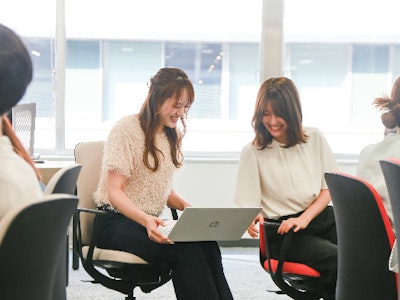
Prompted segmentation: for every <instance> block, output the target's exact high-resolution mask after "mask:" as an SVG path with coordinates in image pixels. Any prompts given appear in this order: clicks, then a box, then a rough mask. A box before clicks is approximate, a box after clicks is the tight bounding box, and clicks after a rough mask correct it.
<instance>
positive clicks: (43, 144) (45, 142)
mask: <svg viewBox="0 0 400 300" xmlns="http://www.w3.org/2000/svg"><path fill="white" fill-rule="evenodd" d="M21 8H23V9H21ZM38 9H39V8H38V3H37V2H36V1H27V0H3V1H1V4H0V20H1V23H2V24H4V25H5V26H7V27H10V28H11V29H13V30H14V31H15V32H17V33H18V34H19V35H20V36H21V37H22V39H23V41H24V42H25V44H26V47H27V48H28V50H29V52H30V54H31V58H32V63H33V68H34V69H33V72H34V75H33V80H32V82H31V84H30V85H29V87H28V89H27V91H26V93H25V95H24V97H23V99H22V100H21V102H20V103H31V102H35V103H36V116H37V118H36V130H35V144H34V148H35V152H36V149H41V150H42V149H52V150H53V151H54V148H55V133H56V127H55V97H54V89H53V79H54V78H53V75H54V61H55V52H54V41H55V25H56V24H55V11H56V1H54V0H42V1H41V2H40V16H38V14H37V13H33V12H35V11H36V12H37V11H38Z"/></svg>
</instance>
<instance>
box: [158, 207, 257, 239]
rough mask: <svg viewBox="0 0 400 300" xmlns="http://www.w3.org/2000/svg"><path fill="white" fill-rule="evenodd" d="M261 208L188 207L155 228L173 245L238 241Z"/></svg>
mask: <svg viewBox="0 0 400 300" xmlns="http://www.w3.org/2000/svg"><path fill="white" fill-rule="evenodd" d="M260 211H261V208H260V207H221V208H216V207H213V208H202V207H187V208H185V210H184V211H183V212H182V214H181V216H180V217H179V219H178V220H175V221H174V220H167V221H166V226H159V227H158V229H159V230H160V231H161V232H162V233H163V234H164V235H165V236H166V237H168V238H169V239H170V240H171V241H173V242H195V241H234V240H240V239H241V238H242V236H243V234H244V233H245V231H246V230H247V228H248V227H249V225H250V224H251V222H252V221H253V220H254V218H255V217H256V216H257V214H258V213H259V212H260Z"/></svg>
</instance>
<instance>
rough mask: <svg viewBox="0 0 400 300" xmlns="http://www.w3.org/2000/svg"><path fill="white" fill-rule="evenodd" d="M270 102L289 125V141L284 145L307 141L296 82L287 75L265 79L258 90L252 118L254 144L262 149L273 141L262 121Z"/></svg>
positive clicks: (290, 145) (276, 112)
mask: <svg viewBox="0 0 400 300" xmlns="http://www.w3.org/2000/svg"><path fill="white" fill-rule="evenodd" d="M268 102H270V103H271V107H272V109H273V111H274V113H275V114H276V115H277V116H278V117H281V118H282V119H284V120H285V122H286V124H287V126H288V129H287V143H286V145H285V146H284V147H285V148H289V147H292V146H295V145H297V144H299V143H306V142H307V135H306V134H305V132H304V130H303V125H302V118H303V117H302V111H301V102H300V96H299V92H298V90H297V88H296V86H295V84H294V83H293V81H292V80H290V79H289V78H286V77H272V78H269V79H267V80H266V81H264V82H263V84H262V85H261V86H260V89H259V90H258V94H257V99H256V105H255V109H254V114H253V118H252V126H253V128H254V132H255V137H254V139H253V144H254V145H256V146H257V147H259V149H260V150H262V149H265V148H267V147H269V146H270V145H271V143H272V140H273V137H272V135H271V134H270V133H269V131H268V130H267V129H266V128H265V126H264V124H263V122H262V121H263V116H264V111H265V107H266V105H267V103H268Z"/></svg>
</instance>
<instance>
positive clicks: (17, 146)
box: [1, 115, 42, 181]
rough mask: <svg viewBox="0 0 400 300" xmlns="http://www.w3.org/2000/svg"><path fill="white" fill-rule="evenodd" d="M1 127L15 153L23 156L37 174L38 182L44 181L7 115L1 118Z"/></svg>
mask: <svg viewBox="0 0 400 300" xmlns="http://www.w3.org/2000/svg"><path fill="white" fill-rule="evenodd" d="M1 126H2V132H3V134H4V135H5V136H8V138H9V139H10V141H11V144H12V147H13V149H14V152H15V153H17V154H18V155H19V156H21V157H22V158H23V159H24V160H25V161H26V162H27V163H28V164H29V165H30V166H31V167H32V169H33V170H34V171H35V173H36V176H37V178H38V180H39V181H42V174H40V172H39V170H38V169H37V168H36V166H35V163H34V162H33V161H32V159H31V157H30V155H29V153H28V151H27V150H26V148H25V147H24V145H23V144H22V143H21V141H20V140H19V138H18V137H17V135H16V134H15V132H14V130H13V129H12V125H11V122H10V120H9V119H8V117H7V116H6V115H4V116H3V117H2V118H1Z"/></svg>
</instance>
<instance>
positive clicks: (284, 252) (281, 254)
mask: <svg viewBox="0 0 400 300" xmlns="http://www.w3.org/2000/svg"><path fill="white" fill-rule="evenodd" d="M280 225H281V223H274V222H264V223H263V226H264V247H265V252H266V253H265V254H266V259H267V261H268V266H269V269H270V272H271V273H275V274H277V275H282V269H283V263H284V262H285V260H286V255H287V252H288V250H289V247H290V243H291V241H292V238H293V234H294V231H293V229H294V228H292V229H290V231H289V232H288V233H286V234H285V236H284V238H283V243H282V247H281V250H280V252H279V257H278V266H277V268H276V271H275V272H273V271H272V266H271V254H270V250H269V245H268V236H267V228H268V227H269V228H270V227H274V228H276V230H278V228H279V226H280Z"/></svg>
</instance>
